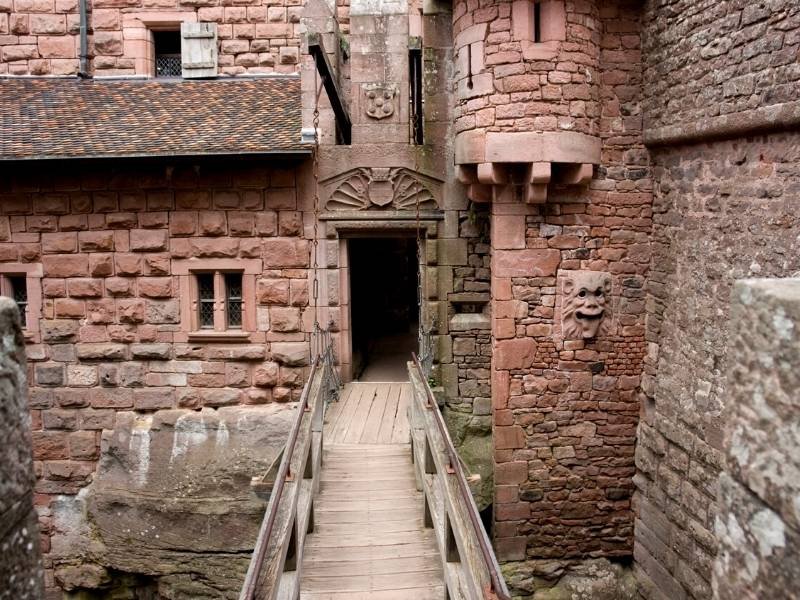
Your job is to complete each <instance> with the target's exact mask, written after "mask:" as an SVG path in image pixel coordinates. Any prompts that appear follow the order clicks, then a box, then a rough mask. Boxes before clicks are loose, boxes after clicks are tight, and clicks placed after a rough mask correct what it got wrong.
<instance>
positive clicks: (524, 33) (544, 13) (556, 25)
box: [511, 0, 567, 46]
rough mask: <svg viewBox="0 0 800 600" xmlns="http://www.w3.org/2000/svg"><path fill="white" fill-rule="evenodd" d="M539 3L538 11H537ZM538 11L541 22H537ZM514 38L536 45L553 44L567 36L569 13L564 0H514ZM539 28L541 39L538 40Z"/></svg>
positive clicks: (512, 14)
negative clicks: (567, 13)
mask: <svg viewBox="0 0 800 600" xmlns="http://www.w3.org/2000/svg"><path fill="white" fill-rule="evenodd" d="M537 5H538V11H537ZM537 12H538V17H539V19H538V20H539V22H538V24H537V23H536V15H537ZM511 24H512V31H513V35H514V39H515V40H517V41H520V42H530V43H534V44H536V46H539V45H540V44H541V45H544V46H552V45H554V44H557V43H558V42H563V41H564V40H565V39H566V37H567V15H566V8H565V2H564V0H514V2H513V4H512V6H511ZM537 29H538V32H539V39H538V40H536V39H535V38H536V35H535V33H536V31H537Z"/></svg>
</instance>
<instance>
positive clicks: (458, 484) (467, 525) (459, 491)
mask: <svg viewBox="0 0 800 600" xmlns="http://www.w3.org/2000/svg"><path fill="white" fill-rule="evenodd" d="M408 371H409V375H410V381H411V386H412V400H411V406H410V411H409V412H410V415H409V418H410V420H411V451H412V452H411V454H412V459H413V461H414V471H415V473H416V478H417V486H418V489H419V490H420V491H422V492H423V494H424V498H425V508H424V510H425V513H424V518H425V525H426V526H427V527H432V528H433V529H434V530H435V531H436V539H437V541H438V543H439V549H440V553H441V559H442V566H443V571H444V579H445V586H446V591H447V593H446V594H445V597H447V598H451V599H452V600H456V599H457V598H458V599H461V598H464V599H465V600H511V596H510V594H509V592H508V588H507V587H506V582H505V579H503V574H502V573H501V571H500V565H499V564H498V562H497V557H496V556H495V554H494V551H493V550H492V545H491V542H490V541H489V537H488V535H487V534H486V530H485V529H484V527H483V523H482V522H481V519H480V514H479V513H478V507H477V506H476V505H475V500H474V499H473V497H472V493H471V492H470V489H469V484H468V483H467V478H466V476H465V474H464V469H463V467H462V464H461V460H460V459H459V456H458V452H457V451H456V449H455V447H454V446H453V442H452V440H451V439H450V434H449V432H448V430H447V426H446V424H445V422H444V418H443V417H442V413H441V412H440V411H439V406H438V404H437V403H436V398H435V397H434V395H433V392H432V391H431V388H430V386H429V385H428V380H427V377H426V376H425V371H424V369H423V367H422V365H421V364H420V362H419V360H418V359H417V357H416V355H414V356H413V361H412V362H410V363H409V366H408Z"/></svg>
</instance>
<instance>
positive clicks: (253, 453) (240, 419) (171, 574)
mask: <svg viewBox="0 0 800 600" xmlns="http://www.w3.org/2000/svg"><path fill="white" fill-rule="evenodd" d="M293 408H294V405H278V404H270V405H265V406H253V407H239V406H232V407H223V408H220V409H218V410H212V409H209V408H205V409H203V410H202V411H199V412H192V411H186V410H165V411H160V412H157V413H155V414H153V415H140V414H135V413H132V412H123V413H118V415H117V421H116V427H115V428H114V429H113V430H109V431H105V432H104V435H103V443H102V453H101V457H102V458H101V461H100V465H99V468H98V472H97V477H96V480H95V481H94V483H93V484H92V485H91V486H89V488H87V489H86V490H85V491H83V492H81V493H80V494H79V495H78V496H76V497H75V498H74V499H72V498H64V499H63V502H62V505H60V506H56V507H55V508H54V521H55V527H56V529H59V530H61V531H63V533H64V538H63V539H62V540H58V539H57V538H54V544H53V554H54V555H57V556H58V557H60V559H59V558H56V563H57V565H58V566H57V569H56V579H57V580H58V582H59V583H60V585H62V587H64V588H65V589H67V590H77V589H80V588H95V589H96V588H104V587H115V586H118V585H119V575H118V574H119V573H131V574H140V575H144V576H146V577H149V578H151V582H157V586H156V587H157V589H158V593H159V594H160V595H161V596H163V597H168V598H171V599H173V598H174V599H176V600H177V599H179V598H185V599H187V600H188V599H190V598H192V599H194V598H229V597H230V598H236V597H238V592H239V588H240V585H241V581H242V579H243V577H244V573H245V571H246V569H247V564H248V562H249V559H250V554H251V553H252V549H253V546H254V543H255V538H256V535H257V531H258V527H259V524H260V523H261V520H262V518H263V514H264V508H265V502H264V501H263V500H261V499H259V498H258V497H256V496H255V494H254V493H253V492H252V491H251V489H250V480H251V477H253V476H256V475H263V474H264V473H265V472H266V470H267V469H268V468H269V465H270V464H271V463H272V461H273V460H274V459H275V457H276V456H277V455H278V453H279V451H280V449H281V448H282V446H283V445H284V443H285V441H286V437H287V434H288V431H289V428H290V423H291V419H292V417H293V414H294V410H293ZM76 544H81V545H76ZM76 547H83V548H85V551H84V554H83V556H82V557H81V559H82V560H79V561H76V560H75V558H76Z"/></svg>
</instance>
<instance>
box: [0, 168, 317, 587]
mask: <svg viewBox="0 0 800 600" xmlns="http://www.w3.org/2000/svg"><path fill="white" fill-rule="evenodd" d="M308 176H309V174H308V173H307V172H306V170H305V169H304V168H302V167H298V166H296V165H295V164H292V163H285V164H281V163H276V162H273V163H272V165H271V166H264V165H263V164H254V163H246V162H242V161H237V162H235V163H226V162H222V163H219V162H217V163H213V164H212V163H211V162H206V161H203V162H201V163H199V164H196V165H192V164H186V163H180V164H170V163H167V162H150V163H135V162H128V163H124V164H123V163H118V164H117V165H114V166H109V165H106V166H104V168H103V169H102V170H101V169H100V168H99V167H98V165H96V164H94V165H93V164H88V165H83V166H64V165H61V166H58V165H52V166H50V167H48V171H47V172H46V173H42V172H41V170H37V169H35V168H34V167H22V168H19V169H17V170H16V171H15V172H14V173H11V175H10V176H9V177H7V178H4V179H3V181H2V183H0V240H1V241H0V268H2V266H3V264H9V263H15V264H19V263H22V264H23V265H24V264H30V263H40V264H41V265H42V268H43V277H42V279H41V280H40V281H41V289H42V314H41V321H40V322H39V324H40V328H39V332H28V334H27V336H28V339H27V342H28V343H27V347H26V350H27V357H28V380H29V382H30V390H29V399H30V408H31V419H32V429H33V453H34V459H35V462H34V468H35V472H36V475H37V477H38V481H37V484H36V489H35V492H36V504H37V507H38V509H39V514H40V517H41V527H42V532H43V534H44V537H43V545H42V548H43V551H44V553H45V555H46V558H45V561H46V562H45V565H46V566H47V567H48V572H47V577H48V579H47V583H48V587H51V586H52V584H53V574H52V571H51V570H50V569H49V567H50V566H51V565H50V564H49V563H48V562H47V561H48V559H47V553H48V552H49V551H50V549H51V545H50V541H51V536H52V539H53V540H55V539H56V538H57V537H58V535H59V531H58V529H57V528H56V527H55V526H54V524H53V521H52V519H51V515H52V512H51V511H50V505H51V503H52V501H53V499H54V498H55V497H57V496H58V495H61V494H66V495H72V494H76V493H78V492H79V491H80V490H81V489H82V488H83V487H85V486H86V485H87V484H88V483H89V482H91V481H92V479H93V477H94V474H95V470H96V467H97V462H98V459H99V458H100V456H101V431H102V430H106V429H113V427H114V426H115V419H116V416H117V415H118V413H119V412H120V411H136V412H137V413H139V414H151V413H154V412H156V411H162V410H170V409H181V408H182V409H190V410H192V409H193V410H199V409H201V408H212V409H216V408H218V407H222V406H228V405H240V404H241V405H245V404H265V403H271V402H286V401H290V400H295V399H297V397H298V395H299V392H300V388H301V386H302V384H303V381H304V376H305V374H306V367H305V365H307V364H308V355H309V346H308V338H309V333H308V332H309V331H310V330H311V327H312V322H313V315H312V312H313V311H312V310H311V309H310V308H309V292H308V290H309V285H308V281H309V270H308V267H309V254H310V243H309V242H308V240H307V239H306V237H307V232H306V228H307V227H309V228H310V222H308V219H309V218H310V214H309V213H306V212H304V210H305V209H307V207H306V203H307V197H308V194H307V193H305V192H304V190H306V189H307V178H308ZM307 222H308V223H307ZM308 237H310V234H309V236H308ZM190 258H192V259H195V258H196V259H213V260H220V259H226V258H227V259H236V261H248V260H249V261H251V262H252V261H255V262H256V264H258V265H260V267H259V270H258V273H257V274H256V275H255V280H254V289H253V290H252V295H250V296H248V297H245V298H244V301H245V303H248V302H249V303H251V306H253V304H255V306H253V308H254V309H255V319H254V321H255V322H254V325H255V327H254V330H253V331H252V332H250V334H249V339H247V340H246V341H239V342H219V343H215V342H214V341H208V340H205V341H192V339H191V338H190V337H187V332H186V331H185V329H186V328H185V327H184V325H185V323H182V315H181V298H179V295H180V285H181V284H180V279H181V277H180V276H178V275H176V271H177V265H178V264H180V263H181V261H185V260H186V259H190ZM37 318H38V317H37ZM184 320H185V319H184Z"/></svg>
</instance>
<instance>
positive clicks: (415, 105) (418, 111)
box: [408, 48, 425, 145]
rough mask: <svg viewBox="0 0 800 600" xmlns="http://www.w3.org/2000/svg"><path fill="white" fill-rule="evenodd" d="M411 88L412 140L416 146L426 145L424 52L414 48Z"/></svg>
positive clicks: (410, 66) (410, 65)
mask: <svg viewBox="0 0 800 600" xmlns="http://www.w3.org/2000/svg"><path fill="white" fill-rule="evenodd" d="M408 67H409V71H410V72H409V87H410V88H411V89H410V92H411V93H410V95H409V96H410V98H411V139H412V142H413V143H414V144H416V145H421V144H423V143H425V140H424V134H423V130H422V127H423V122H424V119H425V114H424V110H423V100H422V50H421V49H420V48H412V49H411V50H409V52H408Z"/></svg>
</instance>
